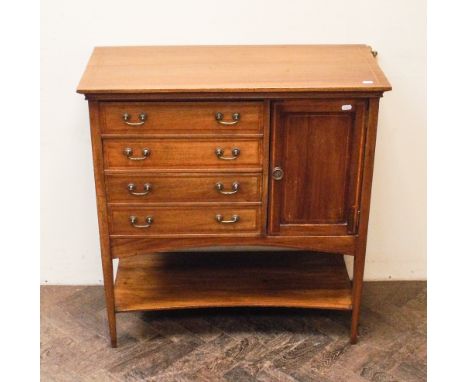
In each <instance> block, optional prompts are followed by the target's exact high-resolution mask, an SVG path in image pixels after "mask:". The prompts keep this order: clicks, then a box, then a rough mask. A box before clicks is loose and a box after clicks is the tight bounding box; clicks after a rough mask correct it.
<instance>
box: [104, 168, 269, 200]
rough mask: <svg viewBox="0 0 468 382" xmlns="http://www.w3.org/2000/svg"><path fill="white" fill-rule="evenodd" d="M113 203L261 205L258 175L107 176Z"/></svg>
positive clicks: (109, 193) (107, 184) (108, 188)
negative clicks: (259, 203) (238, 203)
mask: <svg viewBox="0 0 468 382" xmlns="http://www.w3.org/2000/svg"><path fill="white" fill-rule="evenodd" d="M106 187H107V200H108V201H109V202H110V203H151V202H153V203H160V202H174V203H177V202H181V203H185V202H260V201H261V189H262V176H261V175H258V174H252V175H246V174H216V175H206V174H175V175H174V174H158V175H138V174H136V175H127V174H123V175H108V176H107V177H106Z"/></svg>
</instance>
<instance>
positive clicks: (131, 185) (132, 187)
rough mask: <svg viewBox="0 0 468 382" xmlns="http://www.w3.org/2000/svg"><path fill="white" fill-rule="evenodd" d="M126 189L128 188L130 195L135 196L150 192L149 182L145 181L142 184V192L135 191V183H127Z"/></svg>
mask: <svg viewBox="0 0 468 382" xmlns="http://www.w3.org/2000/svg"><path fill="white" fill-rule="evenodd" d="M127 189H128V192H129V193H130V194H132V195H135V196H144V195H148V194H149V193H150V192H151V184H149V183H145V184H144V185H143V189H144V190H145V191H143V192H137V191H135V190H136V185H135V184H134V183H129V184H128V185H127Z"/></svg>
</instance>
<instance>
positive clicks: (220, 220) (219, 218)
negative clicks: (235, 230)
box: [216, 214, 240, 224]
mask: <svg viewBox="0 0 468 382" xmlns="http://www.w3.org/2000/svg"><path fill="white" fill-rule="evenodd" d="M239 220H240V216H239V215H232V217H231V219H230V220H224V218H223V215H220V214H218V215H216V221H217V222H218V223H220V224H231V223H237V222H238V221H239Z"/></svg>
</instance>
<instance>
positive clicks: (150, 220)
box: [129, 216, 153, 228]
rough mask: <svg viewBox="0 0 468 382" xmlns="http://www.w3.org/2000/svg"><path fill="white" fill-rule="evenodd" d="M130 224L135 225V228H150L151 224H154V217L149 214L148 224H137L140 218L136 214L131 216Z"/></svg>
mask: <svg viewBox="0 0 468 382" xmlns="http://www.w3.org/2000/svg"><path fill="white" fill-rule="evenodd" d="M129 219H130V224H131V225H132V226H133V227H135V228H149V227H151V224H153V217H152V216H147V217H146V219H145V220H146V223H147V224H136V223H137V220H138V218H137V217H136V216H130V218H129Z"/></svg>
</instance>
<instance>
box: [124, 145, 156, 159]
mask: <svg viewBox="0 0 468 382" xmlns="http://www.w3.org/2000/svg"><path fill="white" fill-rule="evenodd" d="M123 153H124V155H125V156H126V157H127V158H128V159H130V160H145V159H146V158H148V157H149V155H150V154H151V151H150V149H143V150H141V153H142V155H143V156H142V157H134V156H132V155H133V149H132V148H130V147H127V148H126V149H125V150H124V151H123Z"/></svg>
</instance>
